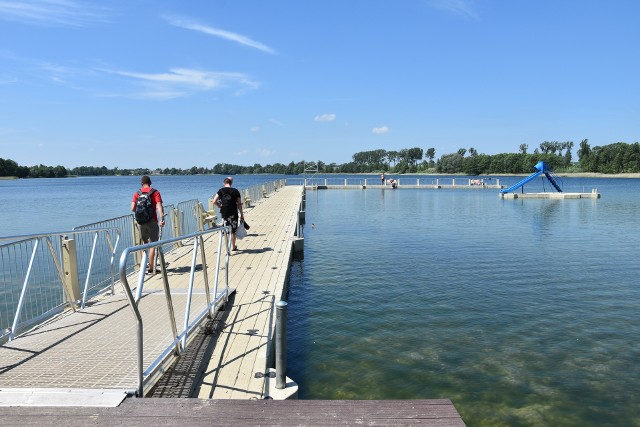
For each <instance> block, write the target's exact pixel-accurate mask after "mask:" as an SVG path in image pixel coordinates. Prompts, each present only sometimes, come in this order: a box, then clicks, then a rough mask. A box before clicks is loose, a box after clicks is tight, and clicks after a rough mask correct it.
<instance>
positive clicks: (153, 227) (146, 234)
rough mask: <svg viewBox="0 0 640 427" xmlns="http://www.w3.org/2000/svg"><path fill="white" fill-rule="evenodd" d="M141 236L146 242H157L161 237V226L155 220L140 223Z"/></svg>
mask: <svg viewBox="0 0 640 427" xmlns="http://www.w3.org/2000/svg"><path fill="white" fill-rule="evenodd" d="M140 237H142V241H143V242H145V243H149V242H157V241H158V239H160V227H159V226H158V223H157V222H155V221H149V222H145V223H144V224H140Z"/></svg>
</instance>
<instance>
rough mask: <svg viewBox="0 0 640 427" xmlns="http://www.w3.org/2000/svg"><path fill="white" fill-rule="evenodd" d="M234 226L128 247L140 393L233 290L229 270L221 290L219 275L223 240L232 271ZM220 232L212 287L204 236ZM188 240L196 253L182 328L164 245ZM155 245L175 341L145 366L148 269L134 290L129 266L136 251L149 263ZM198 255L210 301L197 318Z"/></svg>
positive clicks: (123, 261)
mask: <svg viewBox="0 0 640 427" xmlns="http://www.w3.org/2000/svg"><path fill="white" fill-rule="evenodd" d="M230 233H231V227H230V226H227V227H216V228H212V229H209V230H204V231H198V232H196V233H191V234H189V235H186V236H180V237H174V238H170V239H164V240H161V241H158V242H153V243H148V244H145V245H139V246H133V247H129V248H126V249H125V250H124V251H123V252H122V255H121V256H120V267H119V272H120V281H121V282H122V284H123V288H124V291H125V294H126V296H127V300H128V301H129V306H130V307H131V309H132V310H133V313H134V316H135V319H136V328H137V329H136V331H137V365H138V366H137V374H138V386H137V390H136V391H137V395H138V397H143V396H144V394H145V385H148V384H153V380H154V379H156V378H157V377H158V376H159V375H160V374H161V371H162V369H161V368H162V367H163V366H164V364H165V362H167V360H168V359H169V357H170V356H171V355H172V354H175V355H179V354H180V353H182V352H184V350H185V348H186V345H187V342H188V339H189V336H190V335H191V333H192V332H193V331H194V330H195V329H196V328H197V326H198V325H200V323H201V322H202V321H203V320H204V319H205V318H212V317H213V316H214V315H215V313H216V310H217V309H218V308H219V307H220V306H222V305H224V304H225V303H226V302H227V301H228V300H229V295H230V293H232V292H233V290H230V289H229V277H228V274H226V275H225V277H226V279H225V286H224V289H223V290H222V291H220V292H218V287H219V279H220V270H221V255H222V248H223V246H222V244H223V240H226V243H225V247H226V257H225V260H224V269H225V271H227V272H228V271H229V255H230V252H231V239H230ZM212 234H217V235H218V250H217V257H216V265H215V270H214V271H215V277H214V283H213V290H211V289H210V286H209V274H208V269H209V266H208V264H207V257H206V253H205V251H204V237H205V236H207V235H212ZM185 240H192V241H193V253H192V260H191V269H190V271H189V283H188V286H187V290H186V291H187V301H186V306H185V316H184V323H183V325H182V329H180V330H179V329H178V324H177V320H176V315H175V311H174V306H173V298H172V293H171V287H170V284H169V276H168V275H167V268H166V262H165V258H164V251H163V247H164V246H165V245H167V244H174V243H177V242H179V241H180V242H184V241H185ZM151 248H155V249H156V251H157V257H158V258H159V265H160V269H161V274H162V283H163V289H164V295H165V299H166V304H167V309H168V312H169V318H170V324H171V332H172V335H171V336H172V337H173V341H172V342H170V343H169V344H168V345H167V346H166V348H165V349H164V350H163V351H162V353H161V354H160V356H158V357H157V358H156V359H155V360H154V361H153V362H151V363H150V364H149V366H148V367H146V369H145V366H144V341H143V318H142V314H141V312H140V310H139V307H138V305H139V302H140V299H141V298H142V293H143V290H144V279H145V273H144V269H141V270H140V271H139V274H138V280H137V285H136V294H135V295H134V294H133V289H132V287H131V285H130V284H129V275H128V274H127V266H128V265H129V262H130V256H131V255H132V254H135V253H142V261H141V264H142V265H146V262H147V259H148V253H147V250H148V249H151ZM198 256H200V263H201V266H202V268H201V273H202V275H203V283H204V288H205V295H206V300H207V304H206V307H204V309H202V311H200V312H199V313H197V314H196V315H195V316H194V318H193V319H191V313H190V311H191V302H192V298H193V293H194V283H195V275H196V270H197V264H198V263H197V261H198Z"/></svg>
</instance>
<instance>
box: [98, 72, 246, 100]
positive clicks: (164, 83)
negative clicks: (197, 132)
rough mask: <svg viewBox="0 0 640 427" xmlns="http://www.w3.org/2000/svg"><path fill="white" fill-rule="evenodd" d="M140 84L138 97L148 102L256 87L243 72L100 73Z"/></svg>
mask: <svg viewBox="0 0 640 427" xmlns="http://www.w3.org/2000/svg"><path fill="white" fill-rule="evenodd" d="M103 71H107V72H109V73H112V74H117V75H120V76H123V77H129V78H132V79H134V80H135V81H139V82H141V83H142V84H143V85H145V87H146V88H147V90H145V91H143V92H142V93H140V94H138V96H139V97H144V98H149V99H171V98H178V97H184V96H188V95H191V94H193V93H195V92H208V91H212V90H218V89H222V88H226V87H230V86H236V87H239V89H238V90H236V92H235V94H239V93H242V92H244V91H245V90H251V89H255V88H257V87H258V86H259V84H258V83H257V82H255V81H253V80H251V79H250V78H249V77H248V76H247V75H246V74H243V73H228V72H214V71H200V70H191V69H187V68H173V69H170V70H169V72H167V73H158V74H148V73H134V72H129V71H113V70H103Z"/></svg>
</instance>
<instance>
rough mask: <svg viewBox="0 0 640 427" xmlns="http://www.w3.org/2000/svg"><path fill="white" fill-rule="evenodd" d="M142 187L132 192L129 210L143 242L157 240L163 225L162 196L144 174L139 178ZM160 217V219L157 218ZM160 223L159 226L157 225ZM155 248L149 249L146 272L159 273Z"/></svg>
mask: <svg viewBox="0 0 640 427" xmlns="http://www.w3.org/2000/svg"><path fill="white" fill-rule="evenodd" d="M140 182H141V184H142V188H140V190H138V191H136V192H135V193H134V194H133V200H132V201H131V211H132V212H134V215H135V219H136V222H137V223H138V225H139V226H140V236H141V237H142V241H143V242H144V243H150V242H157V241H158V240H159V239H160V227H164V208H163V206H162V196H160V192H159V191H158V190H156V189H155V188H151V178H149V176H147V175H145V176H143V177H142V179H141V180H140ZM158 218H160V220H158ZM158 224H159V225H160V227H159V226H158ZM155 260H156V249H155V248H151V249H149V265H148V266H147V273H150V274H153V273H159V271H156V269H155V265H156V264H155Z"/></svg>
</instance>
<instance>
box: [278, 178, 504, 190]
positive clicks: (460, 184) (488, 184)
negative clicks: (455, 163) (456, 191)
mask: <svg viewBox="0 0 640 427" xmlns="http://www.w3.org/2000/svg"><path fill="white" fill-rule="evenodd" d="M394 179H395V182H396V186H397V187H402V186H405V187H424V188H440V187H456V188H498V187H500V179H497V178H496V179H486V178H478V179H475V178H448V177H445V178H440V177H437V178H434V177H430V176H420V177H415V176H406V177H405V176H403V177H400V178H394ZM286 185H304V186H305V187H318V186H325V187H328V186H330V187H342V188H363V187H369V186H377V187H380V186H383V185H385V186H386V187H389V188H391V187H392V186H391V183H389V182H388V180H387V183H386V184H383V183H382V181H381V180H380V178H364V177H359V176H354V177H346V178H345V177H340V178H321V177H316V178H287V179H286Z"/></svg>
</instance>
